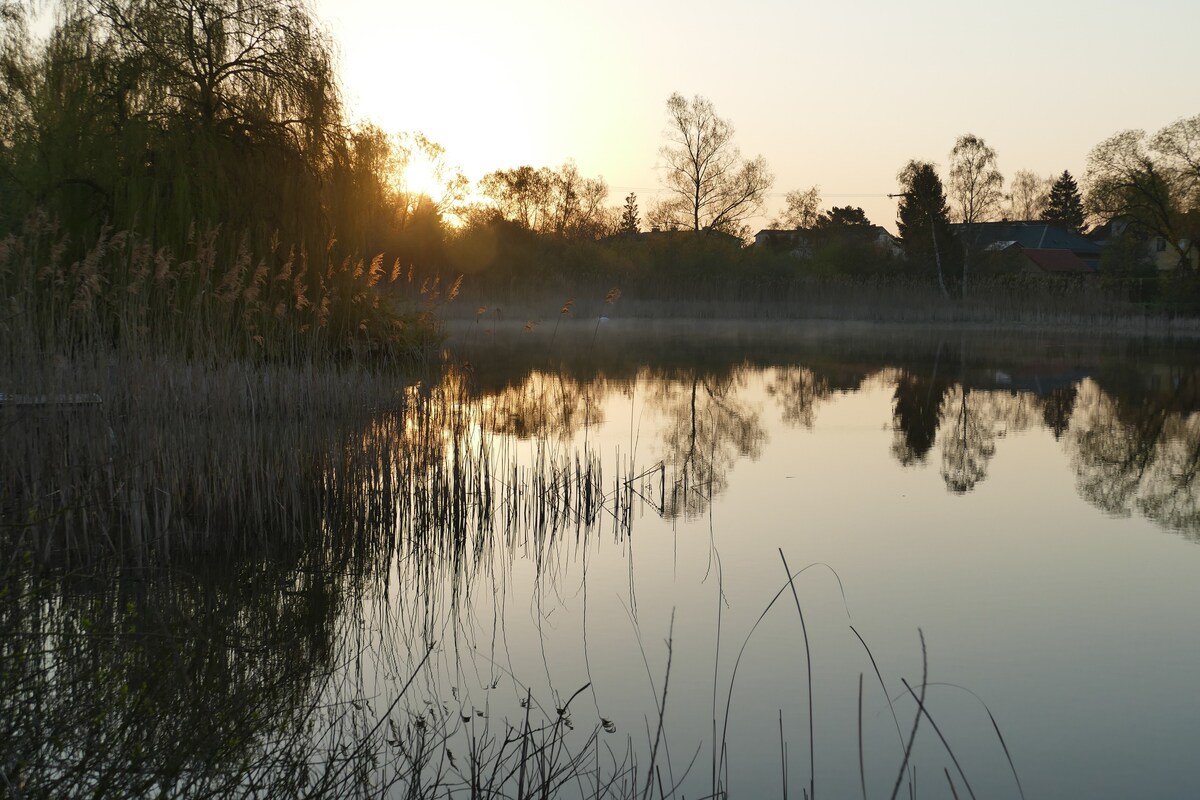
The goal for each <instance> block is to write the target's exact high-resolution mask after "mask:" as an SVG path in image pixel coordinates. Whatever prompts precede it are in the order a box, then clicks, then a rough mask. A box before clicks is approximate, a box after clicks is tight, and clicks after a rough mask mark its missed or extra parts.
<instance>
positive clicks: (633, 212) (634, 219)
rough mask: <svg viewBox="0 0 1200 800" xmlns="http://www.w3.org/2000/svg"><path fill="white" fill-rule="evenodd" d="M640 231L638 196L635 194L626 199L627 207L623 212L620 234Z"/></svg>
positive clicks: (630, 194) (631, 193)
mask: <svg viewBox="0 0 1200 800" xmlns="http://www.w3.org/2000/svg"><path fill="white" fill-rule="evenodd" d="M639 230H640V221H639V220H638V207H637V195H636V194H634V193H633V192H630V193H629V196H628V197H626V198H625V207H624V209H622V211H621V225H620V228H619V232H620V233H627V234H632V233H637V232H638V231H639Z"/></svg>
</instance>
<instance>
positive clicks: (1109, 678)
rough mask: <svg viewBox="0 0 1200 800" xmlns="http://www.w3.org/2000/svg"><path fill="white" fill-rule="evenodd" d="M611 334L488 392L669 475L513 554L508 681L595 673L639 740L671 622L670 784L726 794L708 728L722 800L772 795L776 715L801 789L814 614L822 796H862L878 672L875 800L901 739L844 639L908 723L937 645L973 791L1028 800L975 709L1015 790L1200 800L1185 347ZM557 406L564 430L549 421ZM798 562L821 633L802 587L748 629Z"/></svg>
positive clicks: (936, 704)
mask: <svg viewBox="0 0 1200 800" xmlns="http://www.w3.org/2000/svg"><path fill="white" fill-rule="evenodd" d="M718 333H719V332H718ZM601 336H604V337H611V338H613V341H612V342H611V343H608V344H606V343H604V342H603V341H602V342H601V344H600V345H597V344H596V340H593V341H592V342H586V341H584V342H575V341H571V342H567V343H564V342H559V343H558V345H557V348H558V349H556V347H555V344H554V343H549V344H547V343H545V342H543V343H541V344H539V345H536V346H531V347H530V348H529V349H530V350H531V351H534V352H537V351H538V349H539V348H544V350H543V352H545V351H548V352H549V354H550V360H551V362H555V360H556V359H557V360H559V363H562V364H563V365H564V366H563V367H562V368H561V369H560V370H557V371H554V372H541V371H537V370H536V369H535V371H533V372H529V373H524V372H522V371H518V372H517V373H516V374H509V376H508V377H507V378H502V377H501V376H502V375H503V374H504V373H503V371H502V370H500V371H496V372H495V373H493V374H495V376H496V377H495V379H494V380H495V382H494V384H493V386H494V388H493V389H492V390H491V392H490V393H491V396H492V397H495V398H497V400H496V402H497V403H498V405H499V406H500V407H501V408H504V409H506V415H505V416H502V419H505V420H507V424H505V425H503V426H501V427H504V428H505V429H506V430H508V431H512V432H516V434H517V435H516V437H515V441H514V442H513V444H512V446H514V447H516V448H518V449H520V448H521V447H526V448H535V449H536V447H537V446H538V445H536V444H535V442H536V441H537V439H536V437H535V436H534V434H538V433H540V434H546V435H548V436H549V437H550V439H551V440H552V441H554V442H557V443H558V444H557V445H555V446H558V447H562V448H564V449H565V450H566V451H567V452H578V451H579V450H581V449H583V448H588V449H590V450H593V451H595V452H597V453H600V454H601V457H602V459H603V460H604V461H605V463H607V464H612V463H625V462H624V461H623V460H627V461H628V463H629V465H630V468H629V471H630V472H633V473H635V474H636V473H638V472H641V471H642V470H643V469H644V468H650V469H651V471H650V474H649V475H648V476H647V477H646V478H644V479H643V481H642V482H641V483H640V484H639V492H638V493H637V495H636V496H635V498H634V503H633V510H632V514H633V518H634V519H633V522H632V524H631V526H630V530H629V531H628V532H627V534H626V535H624V536H616V537H614V536H611V535H609V536H604V535H600V536H596V537H593V538H591V539H589V540H586V541H583V540H580V539H578V538H577V537H575V536H573V535H568V536H567V537H566V538H565V541H564V542H563V543H562V545H561V546H560V548H559V549H558V550H557V551H556V552H554V553H553V559H552V560H553V567H552V569H551V570H550V574H551V576H552V577H550V578H547V579H544V580H543V581H542V582H541V583H538V582H537V580H536V578H535V576H534V574H533V572H532V571H528V567H529V566H530V562H526V563H525V564H522V563H520V561H519V560H518V561H516V562H510V563H513V566H514V570H513V572H514V573H522V574H523V575H524V580H523V581H517V580H516V575H515V574H513V575H510V579H511V580H512V581H513V582H512V583H511V584H509V585H508V586H507V587H505V588H506V589H507V591H506V593H504V594H503V595H502V596H503V598H504V602H505V604H506V606H505V607H506V609H507V610H506V613H505V614H504V617H505V620H506V621H507V625H506V627H505V628H504V632H505V651H504V652H505V659H504V660H505V663H506V665H507V664H509V663H511V665H512V667H511V668H512V671H513V673H514V674H517V675H535V674H537V675H539V676H540V677H541V678H542V679H543V680H544V681H545V682H546V684H547V685H553V686H554V687H555V689H556V690H557V691H558V693H559V694H566V693H569V692H570V691H573V690H574V689H575V688H578V687H579V686H582V685H584V684H585V683H587V682H588V681H589V680H590V681H591V689H590V690H589V692H588V693H587V696H586V698H581V700H582V699H586V702H582V703H580V707H581V708H588V709H591V708H592V707H593V706H594V707H595V709H596V711H597V712H598V713H599V714H601V715H603V716H605V717H610V718H612V719H614V720H620V722H621V728H622V729H623V730H626V731H629V730H631V729H632V732H633V734H632V735H633V736H634V737H635V739H637V738H638V737H640V738H641V739H642V740H643V742H645V741H646V739H647V737H646V732H645V731H646V723H645V722H643V721H642V720H643V717H648V718H649V719H650V721H651V724H652V723H653V721H654V719H655V715H654V714H653V708H654V706H655V696H656V695H655V687H657V688H658V690H659V691H660V692H661V687H662V684H663V682H664V673H665V664H666V656H667V646H666V644H665V641H666V640H667V638H668V636H669V635H670V634H671V633H672V631H673V637H672V645H671V651H672V654H673V660H672V662H671V675H670V691H669V692H668V700H667V714H666V727H667V731H668V733H669V734H670V739H669V741H670V744H671V754H672V764H673V766H674V770H675V772H676V773H678V772H680V771H681V767H682V766H684V765H686V764H688V763H689V761H690V760H691V758H692V756H693V754H695V753H696V752H697V748H699V751H698V752H699V756H698V757H697V759H696V766H695V767H694V768H693V773H692V775H691V776H690V777H691V778H695V779H696V782H695V784H694V785H695V786H697V787H698V789H699V791H696V790H693V792H694V793H693V792H689V794H693V796H698V794H700V793H702V792H703V791H704V789H705V788H706V787H707V786H708V785H709V784H710V783H711V780H710V777H711V772H712V770H711V764H712V761H713V758H712V753H711V747H712V741H713V735H712V727H713V724H712V720H713V719H714V718H716V719H717V720H718V722H719V724H720V725H721V726H722V727H721V730H719V731H718V734H717V739H718V741H720V739H721V738H724V740H725V741H726V743H727V745H728V763H729V772H728V776H727V778H728V784H727V785H728V787H729V789H730V790H731V792H732V793H734V794H737V795H740V796H754V797H761V796H773V795H780V794H781V793H782V780H783V778H782V769H781V757H780V727H781V724H782V733H783V739H784V740H785V742H786V752H787V758H786V764H787V774H788V780H789V784H790V787H789V788H790V792H791V793H793V794H796V795H799V793H800V789H801V787H804V786H805V785H806V784H807V781H808V778H809V763H810V762H809V759H810V754H809V749H808V747H809V745H808V741H809V740H808V711H807V703H808V699H807V691H808V680H809V679H808V668H807V667H806V655H805V643H804V632H805V627H806V628H807V635H808V644H809V649H810V651H811V660H812V667H811V668H812V679H811V680H812V687H813V701H812V702H813V709H812V717H813V720H814V730H815V742H814V754H813V758H814V760H815V766H816V771H815V785H816V791H817V792H818V793H820V794H824V795H826V796H835V797H845V796H857V795H859V794H860V791H861V789H860V786H859V764H858V744H857V736H858V730H859V725H858V691H859V675H860V673H861V674H864V675H865V678H864V688H863V701H862V703H863V707H862V714H863V723H862V732H863V738H864V760H865V762H866V774H867V789H868V795H869V796H876V797H877V796H887V795H888V794H889V793H890V790H891V787H892V784H893V783H894V781H895V776H896V770H897V768H898V765H899V763H900V761H901V759H902V754H903V748H902V746H901V744H900V736H898V734H897V730H896V723H895V721H894V720H893V718H892V715H891V712H890V711H889V706H888V703H887V700H886V699H885V696H884V692H883V690H882V689H881V688H880V684H879V679H878V678H877V677H876V675H875V673H874V669H873V666H872V663H871V658H870V656H869V655H868V653H867V652H866V650H865V649H864V645H863V642H860V641H859V638H858V636H856V634H855V632H854V631H857V634H859V635H861V637H862V640H863V641H865V643H866V645H867V646H869V647H870V650H871V652H872V653H873V654H874V659H875V661H876V662H877V664H878V666H879V671H880V674H881V675H882V677H883V681H884V683H885V684H886V686H887V690H888V693H889V694H890V695H891V696H892V698H893V700H894V706H895V710H896V712H897V714H898V715H899V717H900V728H901V729H902V731H903V733H904V735H905V736H907V734H908V732H909V730H910V726H911V722H912V717H913V712H914V708H915V704H914V703H913V702H912V700H911V698H906V697H904V696H903V695H904V684H902V682H901V679H906V680H907V681H908V683H909V685H914V686H915V685H918V684H919V683H920V681H921V674H922V657H921V643H920V640H919V635H918V629H919V630H920V631H921V632H923V634H924V639H925V643H926V645H927V654H928V681H929V682H930V683H931V684H932V685H931V686H930V687H929V689H928V695H927V704H928V708H929V710H930V712H931V714H932V716H933V719H934V721H935V722H937V725H938V727H939V729H940V731H941V733H942V734H943V735H944V736H945V738H946V740H947V742H948V743H949V746H950V748H952V750H953V752H954V755H955V756H956V757H957V759H958V761H959V764H960V765H961V767H962V770H963V773H965V775H966V778H967V780H968V781H969V783H970V785H971V787H972V788H973V789H974V790H975V792H976V793H977V794H978V795H979V796H981V797H982V796H989V797H1008V796H1017V795H1018V793H1019V791H1018V787H1017V785H1016V782H1015V781H1014V778H1013V776H1012V774H1011V770H1010V768H1009V766H1008V762H1007V760H1006V758H1005V755H1004V749H1003V746H1002V745H1001V743H1000V741H999V740H998V738H997V737H996V735H995V731H994V729H993V726H992V724H991V721H990V719H989V716H988V711H987V710H986V709H985V708H984V706H983V703H986V705H987V708H988V709H990V710H991V713H992V714H993V715H994V717H995V720H996V723H997V724H998V725H999V727H1000V731H1001V732H1002V734H1003V737H1004V740H1005V741H1006V742H1007V744H1008V748H1009V750H1010V752H1011V755H1012V760H1013V763H1014V764H1015V767H1016V770H1017V774H1018V776H1019V778H1020V781H1021V784H1022V785H1023V787H1024V790H1025V793H1026V795H1027V796H1030V797H1066V796H1087V797H1130V796H1139V797H1152V796H1153V797H1181V796H1190V795H1193V794H1195V793H1197V792H1200V770H1197V768H1196V766H1195V758H1194V748H1195V745H1196V743H1197V742H1198V741H1200V727H1198V723H1197V720H1198V719H1200V688H1198V687H1197V683H1196V679H1197V676H1198V675H1200V618H1198V617H1197V615H1196V613H1195V609H1196V608H1197V607H1200V605H1198V603H1200V580H1197V579H1198V578H1200V549H1197V547H1196V544H1197V542H1198V541H1200V479H1198V477H1197V476H1198V474H1200V372H1198V371H1197V366H1196V365H1197V358H1196V356H1197V351H1196V350H1194V349H1191V348H1189V347H1186V346H1179V345H1175V346H1163V345H1157V346H1155V345H1146V344H1142V343H1134V342H1129V341H1120V340H1112V341H1096V340H1094V339H1092V340H1088V339H1086V338H1079V337H1076V338H1069V337H1054V336H1042V337H1013V336H1011V335H1010V336H999V335H986V334H974V335H963V334H958V333H950V332H947V333H942V334H920V335H918V334H916V333H913V332H900V333H896V332H893V333H891V334H890V335H888V336H885V337H882V338H880V337H878V336H876V335H875V334H874V333H869V332H866V333H860V334H859V335H857V336H849V337H842V338H839V336H831V335H819V334H818V335H812V336H809V337H799V338H792V339H791V340H790V341H788V342H786V343H782V342H779V341H772V337H770V336H769V335H768V336H763V337H758V338H757V339H756V338H755V337H753V336H751V337H746V336H745V335H743V334H727V335H723V336H721V335H718V337H717V338H716V340H708V341H706V340H705V337H704V335H703V331H696V330H694V331H686V330H675V331H667V332H660V333H659V334H658V335H657V336H655V337H651V340H652V341H653V342H656V343H657V345H658V346H653V345H652V341H647V340H644V339H641V338H640V337H638V336H631V337H630V338H628V339H623V338H622V337H621V335H620V334H612V333H611V332H610V331H608V330H605V331H603V333H602V334H601ZM481 339H483V340H486V337H481ZM467 341H468V342H469V341H470V340H467ZM467 349H468V350H469V349H470V348H469V347H467ZM589 351H590V353H591V355H592V356H593V357H591V358H589ZM487 353H488V351H487V349H486V347H483V346H480V352H479V353H478V354H477V358H479V359H480V360H481V362H483V363H486V362H487V361H488V360H489V358H490V356H489V355H487ZM621 357H624V358H625V359H626V360H625V363H623V364H621V365H616V364H614V363H613V361H612V359H619V358H621ZM533 360H534V361H535V362H536V357H535V358H534V359H533ZM479 371H480V372H481V373H482V372H485V371H487V370H485V369H484V368H483V367H480V368H479ZM483 380H484V381H486V380H487V379H486V378H484V379H483ZM501 381H504V386H503V388H501V385H500V384H501ZM542 403H549V408H550V409H552V410H551V411H550V412H549V413H548V414H547V415H546V416H545V417H543V416H542V412H540V411H535V412H534V413H532V414H530V409H539V408H541V404H542ZM660 463H661V464H662V470H661V473H656V472H655V471H654V470H653V467H654V465H656V464H660ZM784 557H786V559H787V564H788V566H789V567H790V568H791V569H792V570H793V571H794V570H796V569H798V568H800V567H804V566H807V565H817V566H814V567H811V568H809V569H808V570H807V571H805V572H804V573H803V575H802V576H801V577H799V578H798V579H797V581H796V582H795V588H796V590H797V597H798V600H799V604H800V607H801V609H802V610H803V613H804V626H803V627H802V625H801V622H800V617H799V615H798V613H797V609H796V598H793V597H792V596H791V592H790V591H788V592H787V593H786V596H785V597H783V598H781V600H780V602H778V603H776V604H775V605H774V606H771V607H770V611H769V612H768V613H767V615H766V617H765V618H764V619H763V621H762V623H761V624H760V625H759V626H758V627H757V629H755V628H754V625H755V623H756V621H757V620H758V619H759V617H760V615H761V614H762V613H763V611H764V610H765V609H767V608H768V607H769V606H770V604H771V601H772V598H773V597H774V596H775V595H776V593H777V592H778V591H779V590H780V589H781V588H783V587H785V586H786V573H785V570H784V566H783V562H782V559H783V558H784ZM531 596H532V599H530V598H531ZM487 599H488V602H489V603H490V602H491V600H492V597H491V596H490V593H489V597H488V598H487ZM672 620H673V622H674V627H673V628H672ZM489 624H490V623H489ZM851 626H853V629H854V630H853V631H852V630H851ZM485 627H486V626H485ZM718 627H719V632H720V647H719V648H718V647H717V633H718ZM752 630H753V636H751V637H750V638H749V641H748V644H747V645H746V648H745V652H744V655H743V657H742V661H741V664H740V666H738V669H737V672H736V675H735V674H734V666H735V660H736V658H737V656H738V652H739V649H740V648H741V647H742V644H743V642H746V641H747V637H748V636H749V635H750V632H751V631H752ZM581 632H585V633H586V641H584V636H583V635H582V633H581ZM643 651H644V652H643ZM510 657H511V658H512V659H513V661H512V662H509V661H508V658H510ZM644 660H645V661H648V662H649V664H648V667H647V665H646V664H645V663H644ZM589 666H590V669H589V668H588V667H589ZM714 683H715V694H716V696H717V702H716V706H717V708H716V713H715V714H714V711H713V706H714V703H713V696H714ZM731 683H732V699H730V688H729V687H730V684H731ZM477 696H478V695H477V693H476V694H475V695H473V697H477ZM576 702H577V703H579V702H580V701H579V700H577V701H576ZM726 708H728V730H727V731H726V730H725V729H724V727H723V725H724V722H725V718H726ZM781 719H782V723H781ZM651 729H652V730H653V727H651ZM915 758H916V762H917V778H916V783H917V789H918V794H922V795H925V794H928V795H932V796H949V788H948V786H947V781H946V777H945V775H944V774H942V769H943V768H944V767H948V768H949V770H950V773H951V776H952V777H953V779H954V781H955V784H956V785H957V786H958V791H959V793H960V796H965V792H963V784H962V783H961V782H960V779H959V773H958V772H957V771H956V769H955V767H954V766H953V764H952V763H951V761H950V759H949V758H948V757H947V755H946V750H945V748H944V747H943V746H942V744H941V742H940V741H939V739H938V737H937V734H936V733H935V732H933V731H932V730H931V729H930V728H929V727H926V728H925V729H924V730H923V731H922V732H920V733H919V734H918V739H917V744H916V748H915Z"/></svg>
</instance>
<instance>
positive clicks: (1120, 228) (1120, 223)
mask: <svg viewBox="0 0 1200 800" xmlns="http://www.w3.org/2000/svg"><path fill="white" fill-rule="evenodd" d="M1128 232H1129V222H1128V221H1127V220H1123V219H1114V220H1111V221H1109V222H1106V223H1105V224H1103V225H1097V226H1096V227H1095V228H1092V229H1091V230H1090V231H1088V235H1087V236H1088V239H1090V240H1091V241H1093V242H1095V243H1096V244H1097V245H1098V246H1100V247H1107V246H1108V245H1109V244H1111V243H1112V242H1113V241H1115V240H1117V239H1119V238H1121V237H1122V236H1124V235H1125V234H1126V233H1128ZM1142 247H1143V255H1145V257H1146V259H1147V260H1148V261H1149V262H1150V263H1151V264H1153V265H1154V266H1155V268H1157V269H1159V270H1172V269H1175V268H1176V267H1178V266H1179V259H1180V256H1181V255H1182V254H1184V253H1186V254H1187V259H1188V261H1189V262H1191V265H1192V269H1200V247H1193V246H1192V244H1191V242H1190V241H1189V240H1187V239H1180V240H1179V241H1178V242H1176V243H1174V244H1172V243H1171V242H1168V241H1167V239H1166V237H1164V236H1148V237H1146V240H1145V242H1144V244H1143V245H1142Z"/></svg>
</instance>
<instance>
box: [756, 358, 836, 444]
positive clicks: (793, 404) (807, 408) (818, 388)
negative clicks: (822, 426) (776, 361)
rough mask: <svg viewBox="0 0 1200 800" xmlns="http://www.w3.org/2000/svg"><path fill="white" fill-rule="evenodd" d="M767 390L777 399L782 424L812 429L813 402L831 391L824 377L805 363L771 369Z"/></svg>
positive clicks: (814, 408)
mask: <svg viewBox="0 0 1200 800" xmlns="http://www.w3.org/2000/svg"><path fill="white" fill-rule="evenodd" d="M767 394H769V395H770V396H771V397H773V398H775V400H776V401H777V402H778V403H779V407H780V413H781V414H782V416H783V422H784V423H785V424H787V425H794V426H797V427H800V428H804V429H806V430H812V426H813V422H814V421H815V420H816V410H817V405H818V404H819V403H820V401H822V400H825V399H826V398H828V397H829V396H830V394H831V392H830V388H829V381H828V380H827V379H826V378H824V377H822V376H819V375H817V374H816V373H815V372H813V371H812V370H811V369H808V368H807V367H801V366H789V367H783V368H780V369H777V370H775V371H774V375H773V376H772V378H771V379H770V380H769V381H768V383H767Z"/></svg>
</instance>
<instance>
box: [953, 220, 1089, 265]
mask: <svg viewBox="0 0 1200 800" xmlns="http://www.w3.org/2000/svg"><path fill="white" fill-rule="evenodd" d="M952 227H953V228H954V231H955V233H957V234H958V235H959V236H960V237H961V236H965V237H966V239H967V241H968V242H971V243H972V244H974V245H975V246H976V247H981V248H983V247H987V246H988V245H991V244H994V243H995V242H1016V243H1017V244H1019V245H1021V247H1022V248H1024V249H1026V250H1070V251H1071V252H1072V253H1074V254H1075V255H1077V256H1081V257H1083V258H1087V257H1088V256H1093V257H1095V258H1099V257H1100V253H1101V252H1102V251H1103V248H1102V247H1101V246H1100V245H1099V244H1097V243H1096V242H1093V241H1092V240H1091V239H1088V238H1087V237H1086V236H1082V235H1081V234H1078V233H1072V232H1071V231H1068V230H1066V229H1065V228H1060V227H1058V226H1057V225H1052V224H1050V223H1048V222H974V223H971V224H970V225H963V224H957V225H953V226H952Z"/></svg>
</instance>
